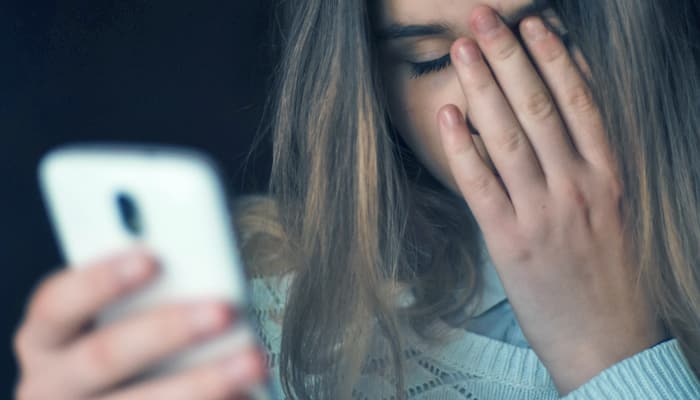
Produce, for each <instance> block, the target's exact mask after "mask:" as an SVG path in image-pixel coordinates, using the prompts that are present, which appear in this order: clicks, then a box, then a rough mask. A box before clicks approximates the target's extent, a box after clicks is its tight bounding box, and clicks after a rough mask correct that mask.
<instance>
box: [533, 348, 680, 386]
mask: <svg viewBox="0 0 700 400" xmlns="http://www.w3.org/2000/svg"><path fill="white" fill-rule="evenodd" d="M669 339H671V338H670V337H664V338H659V337H656V338H654V339H653V340H642V341H627V342H625V343H622V344H621V343H620V342H619V341H610V343H608V345H607V346H601V345H597V346H592V345H580V346H571V347H570V348H569V349H568V351H567V352H565V353H564V352H562V353H560V354H562V355H561V356H559V357H555V358H553V359H551V360H550V361H549V362H546V363H545V362H544V361H543V363H544V364H545V366H546V367H547V370H548V371H549V373H550V376H551V377H552V380H553V381H554V385H555V386H556V388H557V391H558V392H559V395H560V396H565V395H567V394H569V393H570V392H572V391H574V390H576V389H577V388H579V387H580V386H582V385H584V384H585V383H586V382H588V381H590V380H591V379H593V378H594V377H595V376H597V375H598V374H600V373H601V372H603V371H604V370H606V369H608V368H610V367H612V366H613V365H615V364H617V363H619V362H621V361H623V360H625V359H627V358H629V357H632V356H634V355H636V354H638V353H641V352H643V351H645V350H647V349H650V348H652V347H654V346H656V345H658V344H661V343H663V342H665V341H667V340H669Z"/></svg>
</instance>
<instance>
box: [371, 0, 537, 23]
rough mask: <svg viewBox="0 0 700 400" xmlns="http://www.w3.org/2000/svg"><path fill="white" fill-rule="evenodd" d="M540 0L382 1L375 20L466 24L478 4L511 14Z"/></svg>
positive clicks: (500, 12)
mask: <svg viewBox="0 0 700 400" xmlns="http://www.w3.org/2000/svg"><path fill="white" fill-rule="evenodd" d="M541 2H542V1H538V0H379V1H378V2H377V6H378V7H377V9H376V19H375V20H376V22H377V24H378V25H379V26H388V25H392V24H402V25H412V24H425V23H436V22H439V23H444V24H445V25H451V26H466V23H467V17H468V16H469V13H470V12H471V10H472V9H473V8H474V7H476V6H477V5H479V4H483V5H487V6H489V7H491V8H493V9H494V10H496V12H497V13H499V14H501V15H503V16H508V15H512V14H514V13H517V11H518V10H521V9H523V8H524V7H527V6H531V5H533V4H534V3H541Z"/></svg>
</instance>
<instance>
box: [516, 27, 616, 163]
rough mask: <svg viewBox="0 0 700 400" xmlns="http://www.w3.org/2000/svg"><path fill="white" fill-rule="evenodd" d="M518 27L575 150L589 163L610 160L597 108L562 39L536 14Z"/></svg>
mask: <svg viewBox="0 0 700 400" xmlns="http://www.w3.org/2000/svg"><path fill="white" fill-rule="evenodd" d="M520 29H521V32H522V34H523V37H524V38H525V43H526V45H527V47H528V49H529V51H530V53H531V54H532V55H533V59H534V61H535V64H537V67H538V68H539V70H540V72H541V74H542V77H543V78H544V81H545V82H546V83H547V86H548V87H549V88H550V90H551V92H552V94H553V97H554V100H555V103H556V104H557V106H558V108H559V110H560V112H561V116H562V118H563V119H564V122H565V123H566V125H567V127H568V130H569V132H570V135H571V140H572V141H573V144H574V145H575V147H576V149H577V151H578V153H579V154H580V155H581V156H582V158H583V159H585V160H587V161H589V162H590V163H592V164H596V165H601V164H603V163H608V162H610V161H611V159H612V158H611V156H610V151H609V146H608V143H607V138H606V136H605V129H604V126H603V120H602V117H601V114H600V110H599V109H598V107H597V105H596V104H595V101H594V100H593V96H592V94H591V91H590V89H589V87H588V85H587V83H586V82H585V80H584V78H583V76H582V75H581V71H580V69H579V67H578V66H577V64H576V63H575V62H574V60H573V59H572V58H571V56H570V55H569V53H568V51H567V49H566V47H565V46H564V44H563V43H562V41H561V40H560V39H559V38H558V37H557V35H555V34H553V33H552V32H550V31H549V30H548V29H547V28H546V27H545V26H544V24H543V23H542V20H541V19H540V18H538V17H529V18H526V19H525V20H524V21H523V23H522V24H521V25H520Z"/></svg>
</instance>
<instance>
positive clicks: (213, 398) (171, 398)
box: [101, 349, 266, 400]
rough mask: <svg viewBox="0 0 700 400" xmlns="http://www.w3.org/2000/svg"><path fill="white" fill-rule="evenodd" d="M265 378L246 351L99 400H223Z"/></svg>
mask: <svg viewBox="0 0 700 400" xmlns="http://www.w3.org/2000/svg"><path fill="white" fill-rule="evenodd" d="M265 376H266V371H265V365H264V362H263V357H262V355H261V354H260V352H259V351H258V350H256V349H246V350H243V351H241V352H239V353H236V354H235V355H233V356H232V357H231V358H228V359H226V360H223V361H222V362H215V363H212V364H210V365H207V366H203V367H197V368H195V369H193V370H189V371H185V372H179V373H177V374H176V375H174V376H168V377H164V378H159V379H156V380H155V381H149V382H145V383H142V384H137V385H136V386H134V387H129V388H127V389H124V390H121V391H119V392H116V393H114V394H110V395H108V396H106V397H103V398H102V399H101V400H151V399H168V400H180V399H182V400H190V399H200V400H219V399H226V398H230V397H232V396H241V395H244V394H245V393H247V392H248V391H249V390H250V389H251V388H252V387H253V386H255V385H257V384H259V383H260V382H262V381H263V380H264V379H265Z"/></svg>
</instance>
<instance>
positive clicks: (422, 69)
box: [409, 53, 452, 79]
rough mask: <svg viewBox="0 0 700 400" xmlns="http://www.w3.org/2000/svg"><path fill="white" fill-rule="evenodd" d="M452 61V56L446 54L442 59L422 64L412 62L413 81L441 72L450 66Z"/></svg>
mask: <svg viewBox="0 0 700 400" xmlns="http://www.w3.org/2000/svg"><path fill="white" fill-rule="evenodd" d="M451 63H452V60H451V59H450V54H449V53H448V54H446V55H444V56H442V57H440V58H437V59H435V60H430V61H424V62H420V63H413V62H410V63H409V64H410V65H411V70H412V71H411V72H412V74H411V79H416V78H420V77H421V76H424V75H427V74H430V73H432V72H437V71H441V70H443V69H445V68H447V67H449V66H450V64H451Z"/></svg>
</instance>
